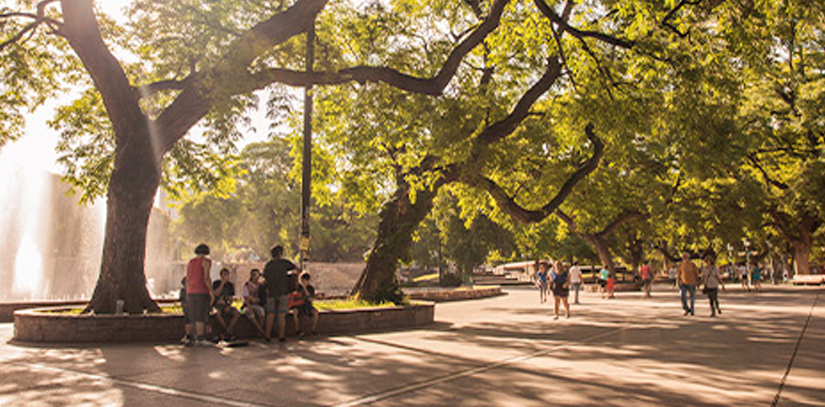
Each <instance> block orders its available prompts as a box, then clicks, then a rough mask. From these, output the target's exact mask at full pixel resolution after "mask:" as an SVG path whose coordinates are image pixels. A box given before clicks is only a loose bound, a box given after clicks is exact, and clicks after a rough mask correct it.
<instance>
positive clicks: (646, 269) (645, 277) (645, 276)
mask: <svg viewBox="0 0 825 407" xmlns="http://www.w3.org/2000/svg"><path fill="white" fill-rule="evenodd" d="M639 276H640V277H641V278H642V291H643V292H644V293H645V297H650V288H651V286H652V285H653V270H652V269H651V267H650V262H649V261H648V260H645V262H644V264H643V265H642V267H641V268H639Z"/></svg>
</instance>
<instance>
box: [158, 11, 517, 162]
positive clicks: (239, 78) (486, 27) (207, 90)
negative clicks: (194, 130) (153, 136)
mask: <svg viewBox="0 0 825 407" xmlns="http://www.w3.org/2000/svg"><path fill="white" fill-rule="evenodd" d="M509 1H510V0H495V2H494V3H493V4H492V6H491V8H490V12H489V14H488V16H487V18H486V19H485V20H484V21H483V22H482V23H481V24H479V25H478V27H476V29H475V30H473V32H472V33H470V35H468V36H467V38H465V39H464V40H463V41H462V42H460V43H459V44H458V45H457V46H456V47H455V48H454V49H453V50H452V52H451V53H450V55H449V56H448V57H447V59H446V60H445V62H444V64H443V65H442V67H441V69H440V70H439V72H438V73H437V74H436V75H435V76H434V77H432V78H426V79H423V78H415V77H412V76H410V75H406V74H403V73H401V72H398V71H396V70H394V69H391V68H386V67H367V66H360V67H353V68H347V69H342V70H340V71H338V72H333V73H320V72H309V73H307V72H296V71H290V70H286V69H277V68H273V69H265V70H263V71H261V72H257V73H254V74H248V67H249V66H250V64H251V63H252V62H253V61H254V60H255V59H256V58H257V57H258V56H260V55H262V54H263V53H265V52H266V51H268V50H269V49H271V48H272V47H273V46H275V45H277V44H279V43H282V42H284V41H286V40H288V39H289V38H291V37H293V36H295V35H298V34H300V33H303V32H306V31H307V30H308V29H310V27H312V24H313V21H314V19H315V16H316V15H317V14H318V13H319V12H320V11H321V10H322V9H323V8H324V6H325V5H326V3H327V2H328V0H299V1H298V2H297V3H295V4H294V5H293V6H292V7H290V8H289V9H287V10H286V11H284V12H282V13H279V14H277V15H275V16H273V17H271V18H270V19H268V20H267V21H265V22H263V23H261V24H258V25H257V26H255V27H253V28H252V29H250V30H249V31H248V32H246V33H244V34H243V35H242V36H241V37H239V38H238V40H237V41H236V42H235V43H234V44H233V45H231V46H230V49H231V51H230V52H228V53H227V54H226V55H225V56H224V57H223V58H222V62H221V63H220V64H219V66H218V67H216V68H215V69H213V70H212V71H211V72H208V73H206V74H204V75H203V76H201V77H199V78H196V79H193V82H192V84H190V85H188V86H185V87H184V89H183V92H181V94H180V95H179V96H178V98H177V99H176V100H175V102H173V103H172V105H170V106H169V108H167V109H166V111H164V113H163V114H161V116H160V117H159V118H158V125H159V127H161V128H163V129H164V130H165V131H164V134H165V135H166V137H165V139H164V140H163V145H164V148H165V150H164V151H166V150H168V149H169V148H171V146H172V145H174V143H175V142H176V141H177V140H178V139H180V138H181V137H183V136H184V135H185V134H186V132H187V131H188V130H189V128H191V127H192V126H193V125H194V124H195V123H197V121H198V120H200V118H201V117H203V115H205V114H206V113H207V112H208V111H209V109H210V108H211V106H212V105H213V104H214V101H215V100H217V98H219V97H227V96H231V95H236V94H243V93H248V92H251V91H255V90H258V89H263V88H265V87H266V86H269V85H271V84H273V83H283V84H287V85H292V86H302V87H303V86H309V85H335V84H341V83H346V82H351V81H356V82H360V83H365V82H384V83H387V84H389V85H391V86H394V87H397V88H399V89H402V90H405V91H409V92H414V93H422V94H428V95H440V94H441V93H442V92H443V90H444V88H446V86H447V84H448V83H449V82H450V80H451V79H452V78H453V76H455V73H456V72H457V70H458V67H459V65H460V63H461V60H462V59H463V58H464V57H465V56H466V55H467V54H468V53H469V52H470V51H472V50H473V49H474V48H475V47H476V46H477V45H479V44H481V43H482V42H483V41H484V39H485V38H486V37H487V35H488V34H489V33H491V32H492V31H494V30H495V29H496V28H497V27H498V25H499V23H500V20H501V15H502V13H503V12H504V7H505V6H506V5H507V3H509ZM223 78H232V80H231V81H227V80H223Z"/></svg>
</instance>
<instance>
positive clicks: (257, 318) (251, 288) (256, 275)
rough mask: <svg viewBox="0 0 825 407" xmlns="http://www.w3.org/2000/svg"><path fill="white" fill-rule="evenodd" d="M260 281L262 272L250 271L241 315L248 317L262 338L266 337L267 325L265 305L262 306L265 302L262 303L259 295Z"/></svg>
mask: <svg viewBox="0 0 825 407" xmlns="http://www.w3.org/2000/svg"><path fill="white" fill-rule="evenodd" d="M260 281H261V270H259V269H252V270H250V271H249V280H247V281H246V282H245V283H244V284H243V291H242V295H243V308H241V313H243V314H244V315H246V316H247V318H249V320H250V321H252V325H254V326H255V329H256V330H257V331H258V333H260V334H261V336H262V337H266V334H265V333H264V328H263V327H264V324H265V323H266V321H265V319H266V311H265V310H264V307H263V305H261V304H262V303H263V302H262V301H261V297H260V295H259V291H260V290H261V282H260ZM264 301H266V297H264Z"/></svg>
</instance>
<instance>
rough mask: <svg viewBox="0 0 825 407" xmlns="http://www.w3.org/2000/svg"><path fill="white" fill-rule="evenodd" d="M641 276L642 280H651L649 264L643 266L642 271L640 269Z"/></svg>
mask: <svg viewBox="0 0 825 407" xmlns="http://www.w3.org/2000/svg"><path fill="white" fill-rule="evenodd" d="M639 274H641V275H642V280H647V279H649V278H650V266H649V265H647V264H645V265H644V266H642V268H641V269H639Z"/></svg>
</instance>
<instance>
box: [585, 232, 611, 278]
mask: <svg viewBox="0 0 825 407" xmlns="http://www.w3.org/2000/svg"><path fill="white" fill-rule="evenodd" d="M580 237H581V238H582V239H584V241H586V242H588V243H590V245H591V246H593V248H594V249H596V254H597V255H599V261H600V262H602V265H603V266H604V267H605V268H607V271H609V272H610V277H612V278H613V279H615V278H616V263H614V262H613V255H612V254H610V249H609V248H608V247H607V243H605V242H604V240H602V239H601V238H598V237H595V236H593V235H587V234H581V235H580Z"/></svg>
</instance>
